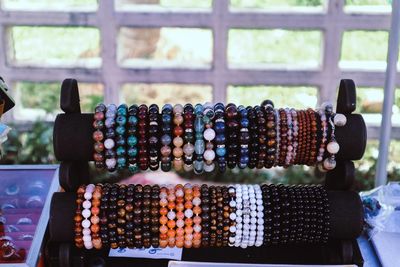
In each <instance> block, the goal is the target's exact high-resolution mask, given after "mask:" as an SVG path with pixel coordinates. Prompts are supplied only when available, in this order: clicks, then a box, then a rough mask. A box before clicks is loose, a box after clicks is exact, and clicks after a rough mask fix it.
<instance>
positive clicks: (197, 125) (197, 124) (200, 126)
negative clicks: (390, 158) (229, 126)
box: [194, 117, 204, 133]
mask: <svg viewBox="0 0 400 267" xmlns="http://www.w3.org/2000/svg"><path fill="white" fill-rule="evenodd" d="M194 130H195V131H196V132H201V133H203V131H204V123H203V121H202V118H201V117H196V119H195V121H194Z"/></svg>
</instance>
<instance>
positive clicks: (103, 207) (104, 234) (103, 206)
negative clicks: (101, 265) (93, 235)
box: [100, 184, 111, 246]
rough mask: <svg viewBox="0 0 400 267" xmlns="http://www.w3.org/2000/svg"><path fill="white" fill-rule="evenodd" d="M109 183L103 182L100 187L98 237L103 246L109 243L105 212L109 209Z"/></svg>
mask: <svg viewBox="0 0 400 267" xmlns="http://www.w3.org/2000/svg"><path fill="white" fill-rule="evenodd" d="M110 188H111V185H110V184H105V185H103V187H102V194H101V199H100V238H101V242H102V243H103V245H104V246H108V245H109V240H108V238H109V236H108V226H107V223H108V218H107V213H108V209H109V203H108V201H109V198H110Z"/></svg>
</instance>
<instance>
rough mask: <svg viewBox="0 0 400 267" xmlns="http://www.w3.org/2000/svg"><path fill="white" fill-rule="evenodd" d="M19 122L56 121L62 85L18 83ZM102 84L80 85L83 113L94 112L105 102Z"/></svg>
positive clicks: (16, 115)
mask: <svg viewBox="0 0 400 267" xmlns="http://www.w3.org/2000/svg"><path fill="white" fill-rule="evenodd" d="M13 91H14V94H15V100H16V103H17V105H16V107H15V117H16V119H17V120H27V121H34V120H37V119H41V120H54V118H55V115H56V114H57V113H60V112H61V110H60V84H59V83H34V82H17V83H15V86H14V90H13ZM103 91H104V90H103V86H102V85H101V84H88V83H79V95H80V100H81V101H80V103H81V109H82V112H93V110H94V107H95V106H96V104H98V103H99V102H102V101H103V95H104V92H103Z"/></svg>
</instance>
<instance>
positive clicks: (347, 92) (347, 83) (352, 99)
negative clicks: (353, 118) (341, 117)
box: [336, 79, 357, 114]
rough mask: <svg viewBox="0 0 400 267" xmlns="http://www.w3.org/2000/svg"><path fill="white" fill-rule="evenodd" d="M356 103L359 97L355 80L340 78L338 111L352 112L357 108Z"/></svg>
mask: <svg viewBox="0 0 400 267" xmlns="http://www.w3.org/2000/svg"><path fill="white" fill-rule="evenodd" d="M356 105H357V97H356V85H355V84H354V81H353V80H350V79H343V80H340V85H339V93H338V98H337V104H336V112H337V113H343V114H350V113H352V112H354V111H355V110H356Z"/></svg>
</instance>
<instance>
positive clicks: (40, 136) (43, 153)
mask: <svg viewBox="0 0 400 267" xmlns="http://www.w3.org/2000/svg"><path fill="white" fill-rule="evenodd" d="M49 126H50V127H49ZM11 127H12V126H11ZM2 150H3V153H2V154H3V158H1V159H0V164H53V163H55V162H56V160H55V157H54V153H53V126H52V125H50V124H49V123H45V122H41V121H38V122H35V123H33V125H32V127H31V129H29V131H18V130H16V129H12V131H11V132H10V134H9V138H8V140H7V141H6V142H5V143H4V144H3V147H2Z"/></svg>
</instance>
